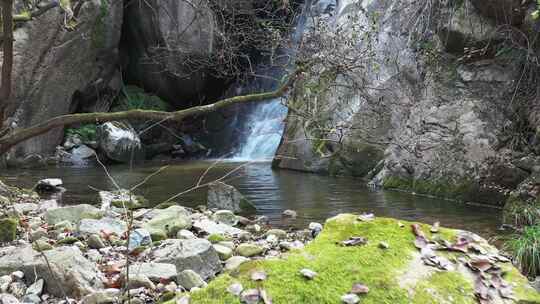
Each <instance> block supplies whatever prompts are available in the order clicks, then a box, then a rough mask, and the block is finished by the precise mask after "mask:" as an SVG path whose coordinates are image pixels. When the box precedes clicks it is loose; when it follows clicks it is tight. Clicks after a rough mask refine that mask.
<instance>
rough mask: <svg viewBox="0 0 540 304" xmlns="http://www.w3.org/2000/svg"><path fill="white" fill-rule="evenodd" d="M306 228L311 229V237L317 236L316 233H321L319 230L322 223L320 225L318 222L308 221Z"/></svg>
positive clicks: (321, 227) (321, 228)
mask: <svg viewBox="0 0 540 304" xmlns="http://www.w3.org/2000/svg"><path fill="white" fill-rule="evenodd" d="M308 228H309V230H311V235H312V236H313V237H317V235H319V233H321V231H322V230H323V225H321V224H320V223H315V222H312V223H309V226H308Z"/></svg>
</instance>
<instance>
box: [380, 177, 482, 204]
mask: <svg viewBox="0 0 540 304" xmlns="http://www.w3.org/2000/svg"><path fill="white" fill-rule="evenodd" d="M383 187H384V188H385V189H398V190H405V191H410V192H415V193H418V194H424V195H433V196H437V197H441V198H446V199H453V200H460V201H464V200H466V198H467V197H468V196H469V195H470V193H471V192H472V191H473V189H474V185H473V183H472V182H470V181H461V182H451V181H442V180H438V181H427V180H414V179H411V178H401V177H396V176H390V177H387V178H385V179H384V181H383Z"/></svg>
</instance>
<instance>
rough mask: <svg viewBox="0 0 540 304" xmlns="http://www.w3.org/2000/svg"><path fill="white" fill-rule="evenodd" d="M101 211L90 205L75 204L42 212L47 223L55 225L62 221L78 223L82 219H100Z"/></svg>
mask: <svg viewBox="0 0 540 304" xmlns="http://www.w3.org/2000/svg"><path fill="white" fill-rule="evenodd" d="M103 215H104V214H103V212H102V211H101V210H99V209H97V208H96V207H94V206H91V205H85V204H83V205H75V206H67V207H62V208H56V209H50V210H47V211H46V212H45V214H44V218H45V221H46V222H47V223H48V224H49V225H56V224H58V223H60V222H63V221H69V222H72V223H79V222H80V221H81V220H82V219H101V218H102V217H103Z"/></svg>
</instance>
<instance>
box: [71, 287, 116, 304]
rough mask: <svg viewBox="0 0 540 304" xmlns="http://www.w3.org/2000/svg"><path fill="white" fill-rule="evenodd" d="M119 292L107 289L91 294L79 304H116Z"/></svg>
mask: <svg viewBox="0 0 540 304" xmlns="http://www.w3.org/2000/svg"><path fill="white" fill-rule="evenodd" d="M120 295H121V294H120V290H119V289H115V288H109V289H104V290H99V291H96V292H93V293H91V294H89V295H87V296H85V297H84V298H82V301H81V304H112V303H118V302H119V298H120Z"/></svg>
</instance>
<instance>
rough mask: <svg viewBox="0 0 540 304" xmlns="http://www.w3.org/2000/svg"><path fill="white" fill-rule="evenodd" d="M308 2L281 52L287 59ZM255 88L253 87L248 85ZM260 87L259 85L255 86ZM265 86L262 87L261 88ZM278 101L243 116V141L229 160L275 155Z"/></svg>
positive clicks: (280, 120)
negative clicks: (289, 40) (288, 43)
mask: <svg viewBox="0 0 540 304" xmlns="http://www.w3.org/2000/svg"><path fill="white" fill-rule="evenodd" d="M311 3H312V1H311V0H306V1H305V3H304V8H303V10H302V14H301V15H300V16H299V18H298V20H297V22H296V29H295V31H294V33H293V34H292V37H291V38H292V41H293V45H294V46H293V47H292V48H290V49H287V50H282V51H283V53H284V54H286V55H287V56H283V57H288V58H295V54H296V52H297V49H296V48H297V46H298V43H299V42H300V39H301V37H302V35H303V32H304V28H305V23H306V19H307V16H308V14H309V11H310V8H311ZM283 74H284V71H283V69H281V70H277V71H275V73H274V75H270V76H273V77H272V78H274V79H280V78H281V76H282V75H283ZM259 81H262V82H265V81H268V78H263V79H262V80H259ZM252 85H253V86H257V84H252ZM259 86H260V85H259ZM264 86H265V85H263V87H264ZM271 87H272V89H276V88H277V83H275V81H274V82H273V83H272V84H271ZM282 101H283V100H282V99H281V98H276V99H272V100H269V101H266V102H262V103H259V104H257V105H256V106H255V107H254V108H253V109H252V110H251V112H250V113H249V114H248V115H247V119H245V120H244V121H243V122H242V123H243V125H242V126H240V128H241V129H242V132H241V134H243V136H244V138H242V139H241V140H240V143H241V146H240V149H238V151H237V152H236V153H235V154H234V156H233V157H232V158H233V160H239V161H245V160H260V161H264V160H271V159H272V158H273V157H274V155H275V154H276V150H277V148H278V146H279V143H280V141H281V136H282V135H283V130H284V127H285V125H284V121H285V118H286V117H287V107H286V106H285V105H284V104H283V102H282Z"/></svg>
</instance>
